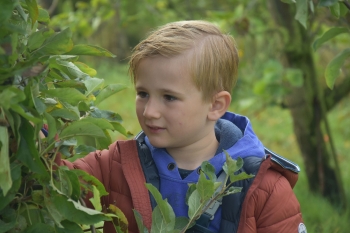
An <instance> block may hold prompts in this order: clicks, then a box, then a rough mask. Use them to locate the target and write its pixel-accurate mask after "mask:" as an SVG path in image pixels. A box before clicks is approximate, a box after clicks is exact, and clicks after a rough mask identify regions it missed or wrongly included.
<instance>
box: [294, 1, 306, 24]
mask: <svg viewBox="0 0 350 233" xmlns="http://www.w3.org/2000/svg"><path fill="white" fill-rule="evenodd" d="M296 7H297V13H296V15H295V19H296V20H298V21H299V23H301V25H303V26H304V28H305V29H306V28H307V26H306V22H307V18H308V1H306V0H296Z"/></svg>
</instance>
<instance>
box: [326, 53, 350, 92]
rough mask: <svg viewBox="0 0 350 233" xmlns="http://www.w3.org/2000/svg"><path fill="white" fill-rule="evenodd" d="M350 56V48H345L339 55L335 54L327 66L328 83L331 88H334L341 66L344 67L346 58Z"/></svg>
mask: <svg viewBox="0 0 350 233" xmlns="http://www.w3.org/2000/svg"><path fill="white" fill-rule="evenodd" d="M349 56H350V48H348V49H344V50H343V51H342V52H340V53H339V54H338V55H337V56H335V57H334V58H333V59H332V61H331V62H330V63H328V65H327V67H326V72H325V76H326V83H327V86H328V87H329V88H330V89H333V87H334V83H335V80H336V79H337V78H338V76H339V72H340V68H341V67H342V65H343V63H344V61H345V59H347V58H348V57H349Z"/></svg>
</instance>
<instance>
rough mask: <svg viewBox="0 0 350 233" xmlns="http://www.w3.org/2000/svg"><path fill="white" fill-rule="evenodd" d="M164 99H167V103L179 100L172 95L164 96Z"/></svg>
mask: <svg viewBox="0 0 350 233" xmlns="http://www.w3.org/2000/svg"><path fill="white" fill-rule="evenodd" d="M164 99H166V100H167V101H174V100H177V98H176V97H174V96H172V95H164Z"/></svg>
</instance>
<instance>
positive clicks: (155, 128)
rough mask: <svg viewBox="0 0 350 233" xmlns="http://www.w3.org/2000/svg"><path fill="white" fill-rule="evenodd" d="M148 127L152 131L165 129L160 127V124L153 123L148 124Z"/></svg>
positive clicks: (156, 131)
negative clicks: (154, 124)
mask: <svg viewBox="0 0 350 233" xmlns="http://www.w3.org/2000/svg"><path fill="white" fill-rule="evenodd" d="M147 127H148V129H149V130H150V131H151V132H152V133H158V132H160V131H162V130H164V129H165V128H162V127H158V126H153V125H147Z"/></svg>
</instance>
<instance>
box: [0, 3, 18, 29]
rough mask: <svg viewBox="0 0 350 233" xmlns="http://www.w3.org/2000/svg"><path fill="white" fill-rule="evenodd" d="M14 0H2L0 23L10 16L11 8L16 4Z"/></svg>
mask: <svg viewBox="0 0 350 233" xmlns="http://www.w3.org/2000/svg"><path fill="white" fill-rule="evenodd" d="M16 4H17V3H16V2H15V1H12V0H2V1H1V7H0V25H2V24H3V23H4V22H7V20H8V19H9V18H11V15H12V10H13V9H14V8H15V6H16Z"/></svg>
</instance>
